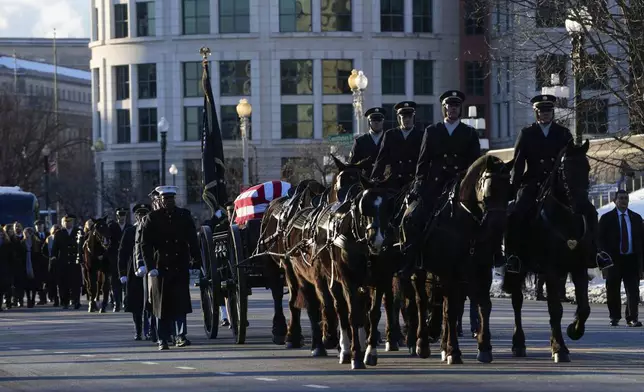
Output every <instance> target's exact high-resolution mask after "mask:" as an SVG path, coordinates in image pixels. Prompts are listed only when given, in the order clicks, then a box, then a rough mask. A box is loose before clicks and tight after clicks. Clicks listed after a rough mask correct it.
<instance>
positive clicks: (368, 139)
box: [349, 107, 387, 177]
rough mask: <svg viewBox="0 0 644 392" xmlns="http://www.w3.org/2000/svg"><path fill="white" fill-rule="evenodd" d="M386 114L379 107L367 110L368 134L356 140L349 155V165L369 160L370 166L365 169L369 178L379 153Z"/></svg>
mask: <svg viewBox="0 0 644 392" xmlns="http://www.w3.org/2000/svg"><path fill="white" fill-rule="evenodd" d="M386 115H387V112H386V111H385V109H383V108H381V107H375V108H371V109H369V110H367V112H366V113H365V117H366V118H367V121H368V122H369V132H367V133H366V134H364V135H361V136H359V137H357V138H356V140H355V141H354V142H353V148H351V153H350V154H349V163H353V164H355V163H358V162H360V161H362V160H364V159H371V164H370V165H368V166H367V167H366V168H365V172H366V176H367V177H370V176H371V172H372V171H373V162H374V161H375V160H376V157H377V156H378V151H380V144H381V143H380V142H381V141H382V130H383V125H384V121H385V116H386Z"/></svg>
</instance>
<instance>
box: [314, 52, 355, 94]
mask: <svg viewBox="0 0 644 392" xmlns="http://www.w3.org/2000/svg"><path fill="white" fill-rule="evenodd" d="M352 69H353V60H322V92H323V93H324V94H351V89H350V88H349V76H350V75H351V70H352Z"/></svg>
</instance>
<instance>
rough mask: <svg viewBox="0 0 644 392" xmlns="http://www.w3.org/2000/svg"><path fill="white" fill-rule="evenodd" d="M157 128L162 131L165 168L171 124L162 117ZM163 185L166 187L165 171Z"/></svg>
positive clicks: (162, 158)
mask: <svg viewBox="0 0 644 392" xmlns="http://www.w3.org/2000/svg"><path fill="white" fill-rule="evenodd" d="M157 126H158V128H159V129H160V130H161V167H162V168H165V152H166V149H167V147H168V130H169V129H170V123H169V122H168V120H166V119H165V117H161V121H159V124H157ZM161 185H165V170H161Z"/></svg>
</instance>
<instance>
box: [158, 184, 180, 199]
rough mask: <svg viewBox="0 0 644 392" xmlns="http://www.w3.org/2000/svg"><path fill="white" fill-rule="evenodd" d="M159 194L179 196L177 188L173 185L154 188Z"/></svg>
mask: <svg viewBox="0 0 644 392" xmlns="http://www.w3.org/2000/svg"><path fill="white" fill-rule="evenodd" d="M154 190H155V191H157V192H158V193H159V196H174V195H176V194H177V187H176V186H172V185H162V186H158V187H156V188H154Z"/></svg>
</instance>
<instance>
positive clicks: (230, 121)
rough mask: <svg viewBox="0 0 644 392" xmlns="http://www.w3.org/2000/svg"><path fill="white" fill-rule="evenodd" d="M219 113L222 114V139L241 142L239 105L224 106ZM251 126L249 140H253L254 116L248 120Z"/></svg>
mask: <svg viewBox="0 0 644 392" xmlns="http://www.w3.org/2000/svg"><path fill="white" fill-rule="evenodd" d="M219 113H220V114H221V137H222V139H223V140H241V129H240V128H239V126H240V122H239V121H240V120H239V116H238V115H237V105H222V106H221V108H220V110H219ZM248 123H249V125H250V127H249V129H248V130H247V132H248V139H252V138H253V135H252V133H253V132H252V125H251V124H252V123H253V116H251V117H250V118H249V119H248Z"/></svg>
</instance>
